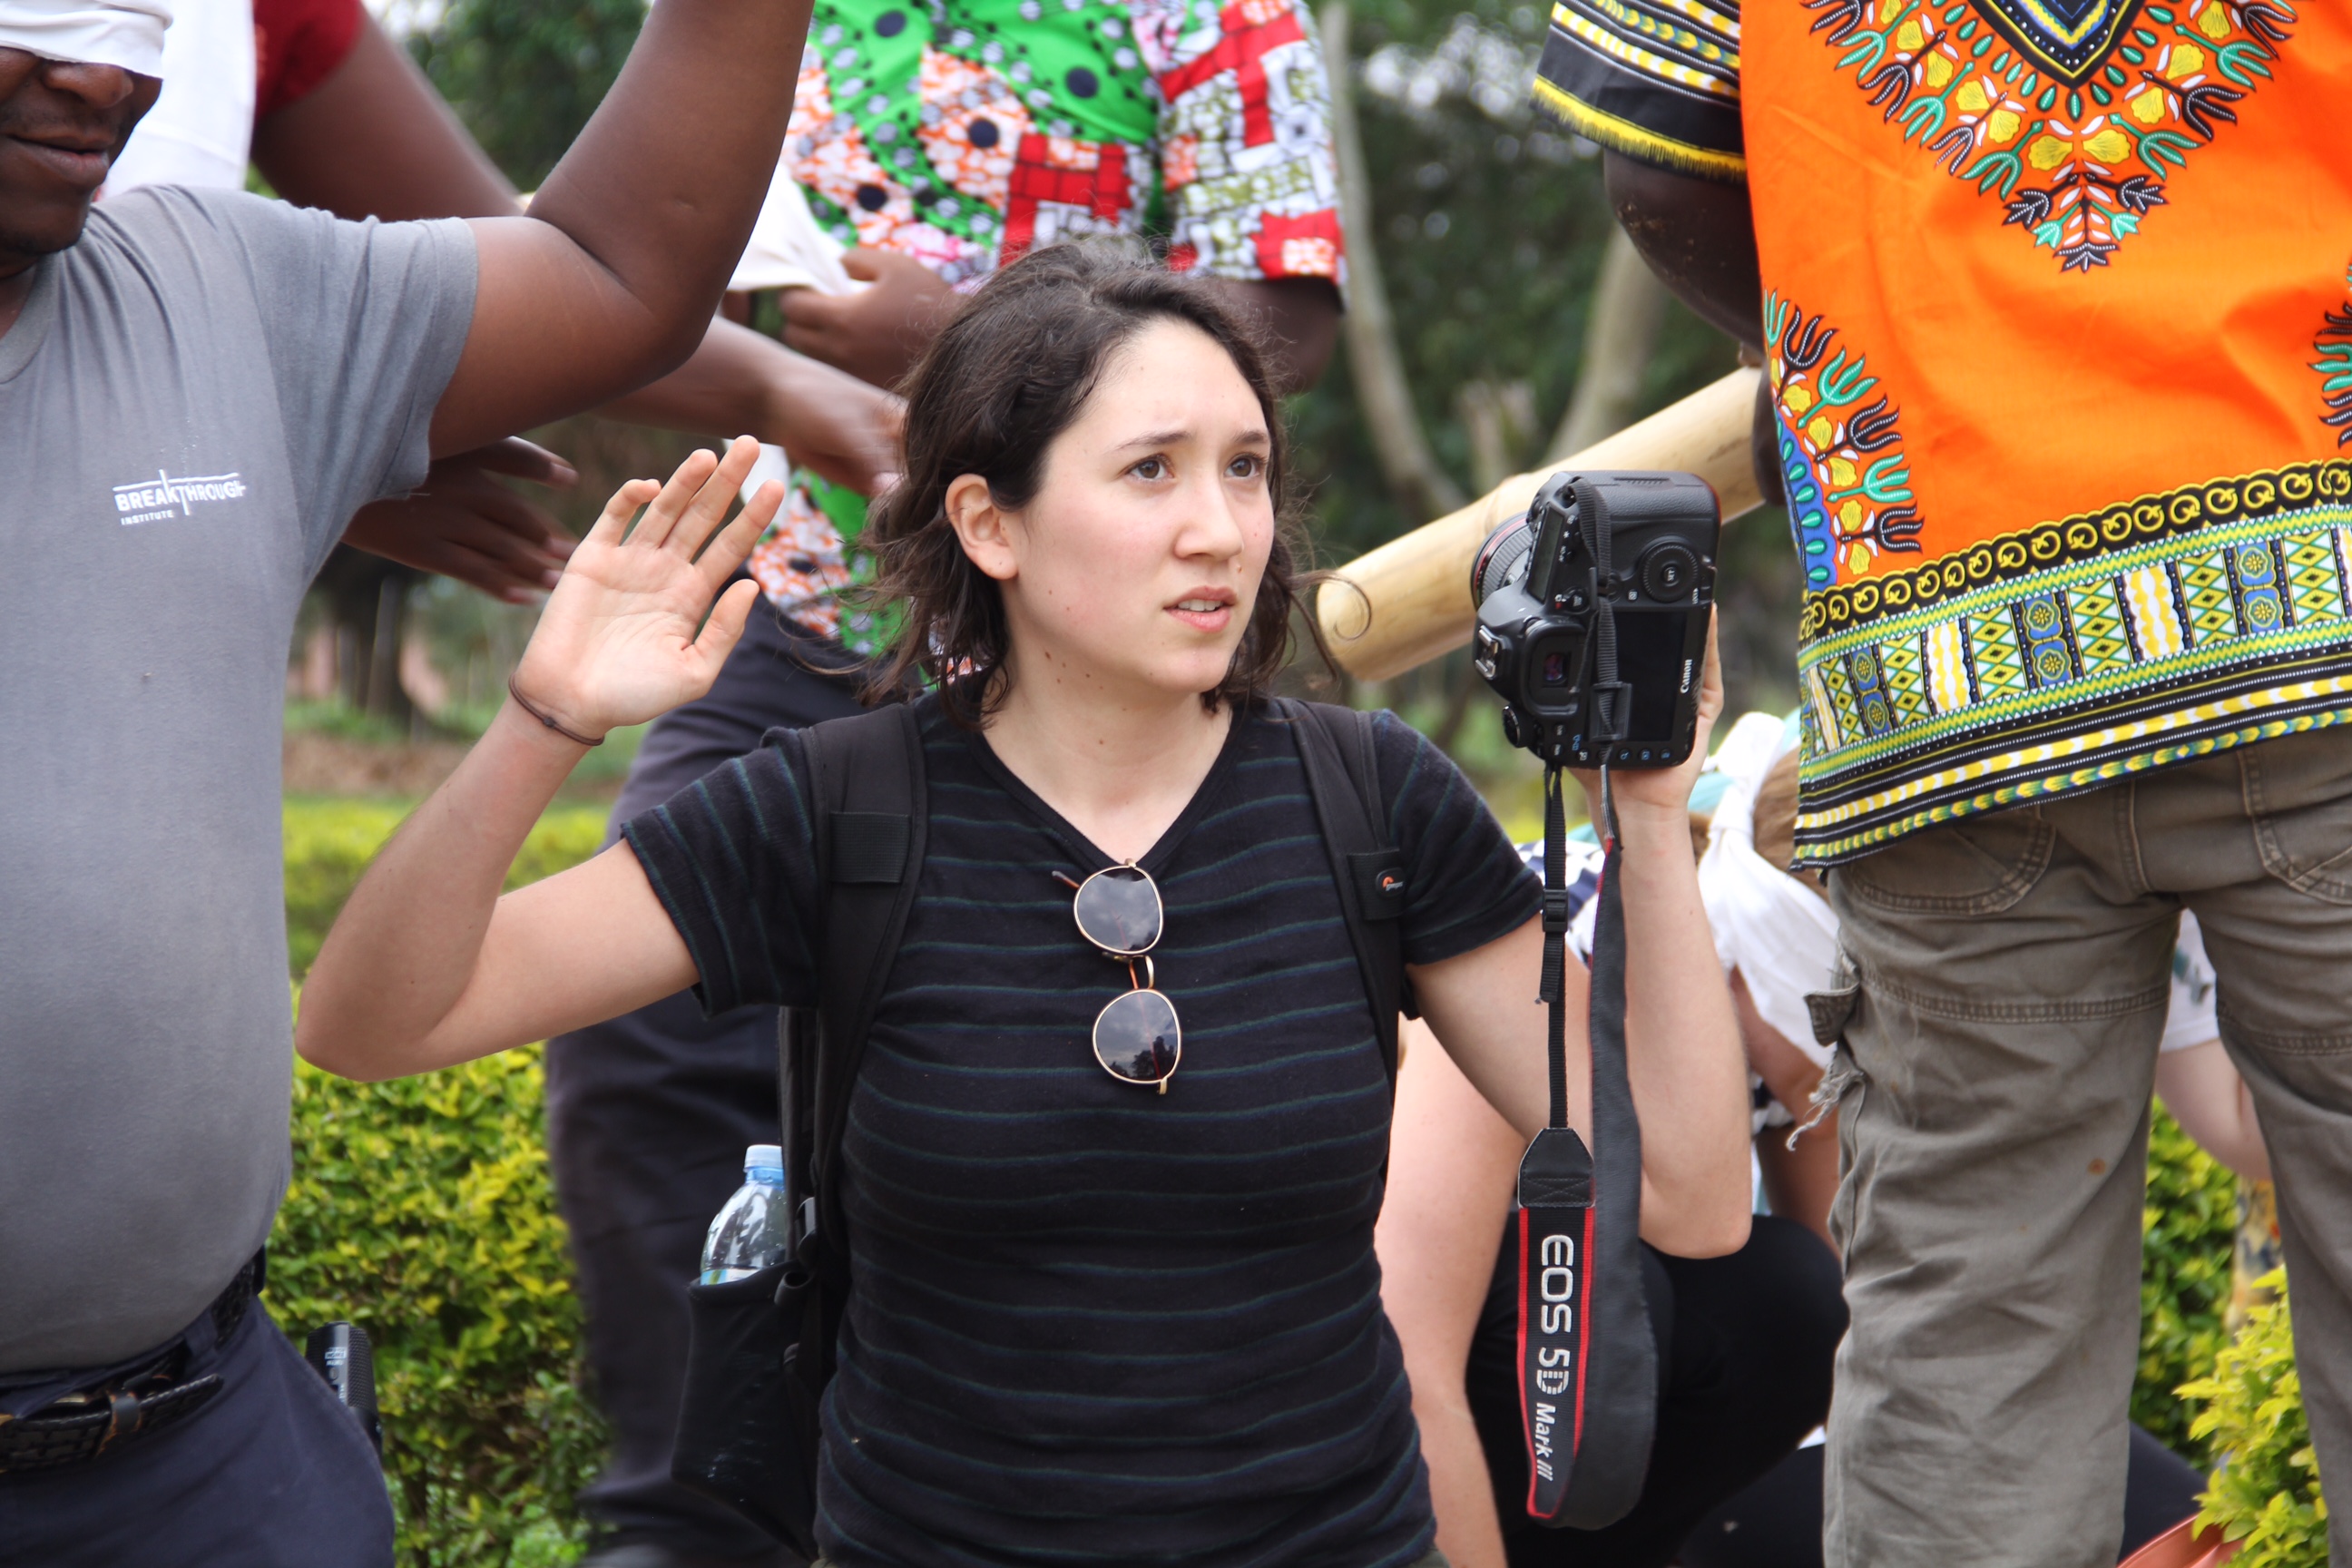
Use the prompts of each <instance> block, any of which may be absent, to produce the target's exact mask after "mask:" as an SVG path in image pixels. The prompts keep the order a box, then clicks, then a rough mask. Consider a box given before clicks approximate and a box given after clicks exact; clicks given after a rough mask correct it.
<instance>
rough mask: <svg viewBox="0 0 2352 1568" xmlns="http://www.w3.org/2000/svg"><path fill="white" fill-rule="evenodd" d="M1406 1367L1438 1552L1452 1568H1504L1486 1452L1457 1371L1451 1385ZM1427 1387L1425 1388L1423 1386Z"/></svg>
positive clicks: (1500, 1536) (1500, 1534) (1416, 1369)
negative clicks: (1434, 1521) (1417, 1426)
mask: <svg viewBox="0 0 2352 1568" xmlns="http://www.w3.org/2000/svg"><path fill="white" fill-rule="evenodd" d="M1427 1371H1428V1369H1424V1368H1422V1367H1413V1366H1408V1367H1407V1369H1406V1372H1407V1375H1408V1377H1409V1378H1410V1379H1411V1381H1412V1417H1413V1420H1414V1421H1415V1422H1417V1423H1419V1425H1420V1426H1421V1452H1422V1457H1423V1459H1425V1460H1426V1461H1427V1462H1428V1465H1429V1502H1430V1507H1431V1509H1432V1510H1433V1511H1434V1512H1435V1513H1436V1515H1437V1549H1438V1550H1439V1551H1440V1552H1444V1553H1445V1560H1446V1562H1447V1563H1450V1564H1452V1565H1453V1568H1504V1565H1505V1562H1506V1559H1505V1556H1504V1552H1503V1523H1502V1519H1501V1517H1500V1516H1499V1515H1497V1514H1496V1511H1495V1482H1494V1479H1493V1477H1492V1476H1490V1475H1489V1474H1488V1472H1487V1469H1486V1447H1485V1446H1484V1445H1482V1444H1481V1443H1480V1442H1479V1440H1478V1424H1477V1422H1476V1421H1475V1420H1474V1419H1473V1418H1472V1416H1471V1415H1470V1402H1469V1400H1468V1399H1467V1397H1465V1394H1464V1393H1463V1389H1462V1374H1461V1372H1460V1369H1458V1368H1457V1369H1456V1370H1455V1372H1454V1378H1453V1381H1452V1383H1451V1384H1450V1385H1449V1384H1445V1383H1444V1382H1442V1381H1437V1380H1434V1379H1432V1378H1430V1377H1429V1376H1427V1375H1426V1373H1427ZM1424 1385H1426V1386H1424Z"/></svg>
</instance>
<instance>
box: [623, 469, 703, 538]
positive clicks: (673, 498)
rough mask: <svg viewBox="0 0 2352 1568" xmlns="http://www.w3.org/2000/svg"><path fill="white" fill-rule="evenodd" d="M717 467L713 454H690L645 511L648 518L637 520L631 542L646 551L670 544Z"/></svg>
mask: <svg viewBox="0 0 2352 1568" xmlns="http://www.w3.org/2000/svg"><path fill="white" fill-rule="evenodd" d="M718 466H719V458H717V456H716V455H714V454H712V453H710V452H708V451H699V452H688V454H687V455H686V461H684V462H683V463H680V464H679V465H678V466H677V472H676V473H674V474H672V475H670V477H669V482H668V483H667V484H666V485H664V486H662V488H661V493H660V494H659V495H657V496H656V497H655V498H654V500H653V504H652V505H651V506H648V507H647V508H646V515H645V516H643V517H641V518H639V519H638V520H637V526H636V527H635V528H633V529H631V530H630V531H629V538H628V542H629V543H630V544H631V545H632V546H636V547H641V548H644V549H647V550H658V549H659V548H661V546H662V545H663V544H665V543H667V542H668V540H669V536H670V535H671V534H672V533H673V532H675V531H677V525H678V522H679V521H680V520H682V519H683V518H684V517H685V516H686V514H687V510H688V508H690V507H691V506H693V504H694V499H695V497H696V496H697V495H698V494H699V493H700V492H701V489H702V485H703V481H704V480H705V479H709V477H710V471H711V470H712V469H713V468H717V467H718Z"/></svg>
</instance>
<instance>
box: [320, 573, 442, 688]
mask: <svg viewBox="0 0 2352 1568" xmlns="http://www.w3.org/2000/svg"><path fill="white" fill-rule="evenodd" d="M422 581H424V574H422V573H419V572H415V571H412V570H411V569H410V568H408V567H405V566H401V565H397V564H395V563H393V562H390V561H386V560H383V558H382V557H380V556H374V555H368V554H364V553H362V552H360V551H357V550H352V549H351V548H349V547H348V546H345V545H341V544H339V545H337V546H335V549H334V552H333V553H332V554H331V555H330V556H328V558H327V564H326V566H325V568H324V569H323V570H322V571H320V574H319V581H318V584H317V586H318V589H319V592H320V595H323V596H324V598H325V600H326V604H327V614H328V617H329V619H331V621H332V622H333V623H334V627H335V667H336V677H337V685H338V687H339V689H340V690H341V696H342V700H343V702H344V704H345V706H347V707H349V708H352V709H353V710H357V711H359V712H362V713H367V714H370V715H372V716H373V717H375V718H378V719H384V720H388V721H391V722H392V723H394V724H396V725H399V726H400V727H401V728H403V729H407V728H409V727H411V726H412V725H414V724H415V720H416V705H415V703H413V702H411V701H410V700H409V698H408V693H407V692H406V691H405V690H404V689H402V688H401V684H400V643H401V637H402V633H403V630H404V622H405V621H406V620H407V615H406V611H407V606H408V590H409V589H410V588H411V587H412V586H414V585H415V584H417V583H420V582H422Z"/></svg>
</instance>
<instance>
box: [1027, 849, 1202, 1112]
mask: <svg viewBox="0 0 2352 1568" xmlns="http://www.w3.org/2000/svg"><path fill="white" fill-rule="evenodd" d="M1054 879H1055V881H1057V882H1059V883H1061V884H1062V885H1063V886H1065V887H1067V888H1070V889H1074V890H1075V891H1076V895H1077V896H1076V900H1074V901H1073V903H1072V905H1071V912H1072V913H1073V914H1074V915H1075V916H1076V918H1077V922H1078V934H1079V935H1080V936H1083V937H1085V938H1086V939H1087V941H1088V942H1092V943H1093V944H1094V946H1095V950H1096V951H1097V952H1100V953H1101V954H1102V955H1103V956H1104V957H1105V958H1115V959H1118V960H1120V961H1122V962H1124V963H1126V965H1127V979H1128V984H1129V986H1130V987H1131V989H1129V991H1128V992H1127V993H1126V994H1124V995H1120V996H1114V997H1112V998H1111V999H1110V1001H1109V1002H1108V1004H1107V1005H1105V1006H1104V1008H1103V1010H1102V1011H1101V1012H1100V1013H1099V1014H1097V1015H1096V1016H1095V1027H1094V1047H1095V1060H1097V1062H1100V1063H1101V1064H1102V1069H1103V1071H1105V1072H1107V1073H1108V1074H1110V1076H1111V1077H1113V1078H1115V1079H1118V1080H1119V1081H1121V1082H1122V1083H1132V1084H1148V1085H1151V1086H1153V1087H1155V1088H1157V1089H1159V1091H1160V1093H1162V1094H1166V1093H1167V1092H1168V1080H1169V1079H1171V1078H1173V1077H1174V1076H1175V1074H1176V1064H1177V1062H1178V1061H1179V1060H1180V1059H1181V1058H1182V1057H1183V1054H1184V1037H1183V1029H1182V1027H1181V1026H1180V1025H1179V1024H1178V1022H1177V1019H1176V1005H1175V1004H1174V1003H1172V1002H1171V1001H1169V1000H1168V998H1167V997H1166V996H1164V995H1162V994H1160V992H1159V991H1158V990H1157V989H1155V977H1154V975H1153V973H1152V968H1151V950H1152V949H1153V948H1154V947H1156V946H1157V945H1159V942H1160V931H1161V930H1162V929H1163V926H1164V924H1165V917H1166V913H1167V910H1166V908H1165V906H1164V905H1162V904H1161V903H1160V889H1159V887H1158V886H1157V885H1156V884H1155V883H1153V881H1152V880H1151V874H1150V872H1148V871H1146V870H1144V869H1143V868H1141V867H1140V866H1132V865H1125V866H1108V867H1105V868H1103V869H1102V870H1099V871H1097V872H1096V873H1095V874H1094V875H1093V876H1091V877H1088V878H1087V879H1086V880H1085V881H1083V882H1081V881H1078V880H1076V879H1074V878H1071V877H1068V876H1066V875H1065V874H1064V873H1062V872H1060V871H1056V872H1055V873H1054ZM1139 964H1140V965H1141V966H1142V967H1141V969H1140V970H1138V968H1137V965H1139Z"/></svg>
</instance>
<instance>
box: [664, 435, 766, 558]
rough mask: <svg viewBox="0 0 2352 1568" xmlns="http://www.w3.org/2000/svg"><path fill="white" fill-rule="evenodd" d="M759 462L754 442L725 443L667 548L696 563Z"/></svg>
mask: <svg viewBox="0 0 2352 1568" xmlns="http://www.w3.org/2000/svg"><path fill="white" fill-rule="evenodd" d="M759 460H760V443H759V442H758V441H757V440H756V439H755V438H753V437H750V436H738V437H735V439H733V440H732V441H730V442H729V443H727V451H726V454H725V455H724V456H723V457H721V458H719V463H718V466H717V467H716V468H712V469H711V471H710V477H709V479H705V480H704V481H703V483H702V488H701V489H698V490H697V491H696V492H695V495H694V500H692V501H691V502H689V503H688V507H687V515H686V520H685V521H682V522H681V523H680V524H679V525H678V526H677V528H676V529H674V530H672V531H671V533H670V538H669V546H668V547H669V548H670V549H672V550H674V551H676V552H678V553H679V554H681V555H684V556H686V557H688V559H689V560H693V559H698V558H699V557H700V556H701V555H702V553H703V552H705V551H706V550H707V549H709V545H710V543H711V542H712V541H713V540H714V539H716V538H717V537H718V536H719V530H720V528H721V527H722V526H723V525H724V524H725V523H726V521H727V509H728V508H729V507H730V506H732V505H733V504H734V503H735V498H736V497H737V496H738V495H740V494H741V493H742V490H743V481H744V480H745V479H749V478H751V465H752V464H754V463H756V462H758V461H759Z"/></svg>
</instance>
